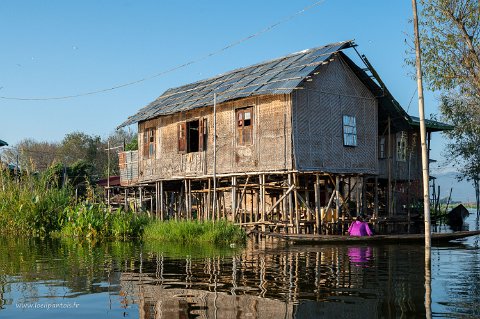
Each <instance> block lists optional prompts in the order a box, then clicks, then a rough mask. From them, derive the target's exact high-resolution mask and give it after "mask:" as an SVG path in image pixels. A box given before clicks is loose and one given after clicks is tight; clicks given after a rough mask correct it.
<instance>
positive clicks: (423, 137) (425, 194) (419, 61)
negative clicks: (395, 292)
mask: <svg viewBox="0 0 480 319" xmlns="http://www.w3.org/2000/svg"><path fill="white" fill-rule="evenodd" d="M412 7H413V26H414V32H415V62H416V63H415V65H416V69H417V87H418V90H417V91H418V113H419V117H420V141H421V145H422V177H423V210H424V211H423V215H424V223H425V247H426V248H430V247H431V238H430V234H431V231H430V201H429V189H428V181H429V172H428V149H427V144H426V138H427V130H426V126H425V107H424V104H423V83H422V59H421V55H422V54H421V49H420V39H419V31H418V16H417V1H416V0H412Z"/></svg>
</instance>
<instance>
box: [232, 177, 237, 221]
mask: <svg viewBox="0 0 480 319" xmlns="http://www.w3.org/2000/svg"><path fill="white" fill-rule="evenodd" d="M232 215H233V216H232V217H233V222H234V223H236V222H237V177H236V176H232Z"/></svg>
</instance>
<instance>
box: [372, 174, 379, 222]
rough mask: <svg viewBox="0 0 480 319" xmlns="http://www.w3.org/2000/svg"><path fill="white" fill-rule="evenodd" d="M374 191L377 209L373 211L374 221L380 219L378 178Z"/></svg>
mask: <svg viewBox="0 0 480 319" xmlns="http://www.w3.org/2000/svg"><path fill="white" fill-rule="evenodd" d="M374 189H375V190H374V191H375V199H374V205H375V208H374V210H373V219H374V220H375V219H377V218H378V177H377V176H375V186H374Z"/></svg>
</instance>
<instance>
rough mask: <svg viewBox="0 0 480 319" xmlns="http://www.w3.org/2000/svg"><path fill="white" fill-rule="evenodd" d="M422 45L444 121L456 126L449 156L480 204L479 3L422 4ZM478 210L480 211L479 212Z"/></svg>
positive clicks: (440, 0)
mask: <svg viewBox="0 0 480 319" xmlns="http://www.w3.org/2000/svg"><path fill="white" fill-rule="evenodd" d="M419 20H420V30H421V31H420V45H421V48H422V64H423V72H424V79H425V83H426V85H427V86H428V87H429V88H430V89H431V90H434V91H439V92H440V94H441V98H440V101H441V104H440V111H441V113H442V119H443V120H444V121H447V122H450V123H451V124H453V125H454V126H455V129H454V130H453V131H449V132H446V135H447V136H448V137H449V138H451V142H450V143H449V144H448V147H447V154H446V155H447V156H448V157H449V158H452V159H453V160H454V161H455V162H456V164H457V166H459V168H460V171H461V173H462V176H461V178H466V179H467V180H471V181H473V183H474V186H475V190H476V195H477V208H478V206H479V205H478V204H479V200H480V197H479V195H480V193H479V180H480V108H479V105H480V46H479V44H480V42H479V41H480V37H479V32H480V7H479V2H478V1H477V0H423V1H421V9H420V18H419ZM477 211H478V209H477Z"/></svg>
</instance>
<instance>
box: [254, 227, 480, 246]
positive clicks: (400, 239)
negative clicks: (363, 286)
mask: <svg viewBox="0 0 480 319" xmlns="http://www.w3.org/2000/svg"><path fill="white" fill-rule="evenodd" d="M262 235H264V236H272V237H277V238H281V239H284V240H287V241H289V242H291V243H294V244H331V243H335V244H354V243H389V244H392V243H393V244H395V243H397V244H403V243H415V242H417V243H420V242H423V241H425V234H396V235H374V236H364V237H353V236H344V235H314V234H298V235H297V234H278V233H262ZM475 235H480V230H474V231H457V232H453V233H432V237H431V239H432V243H438V242H447V241H450V240H455V239H461V238H465V237H470V236H475Z"/></svg>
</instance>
